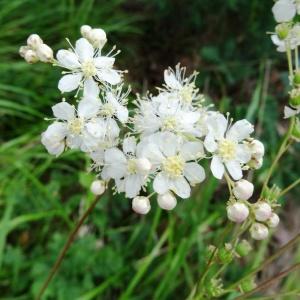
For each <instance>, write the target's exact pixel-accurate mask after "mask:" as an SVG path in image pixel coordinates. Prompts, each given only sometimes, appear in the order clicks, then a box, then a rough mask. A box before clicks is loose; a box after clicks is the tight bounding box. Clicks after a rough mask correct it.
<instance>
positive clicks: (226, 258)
mask: <svg viewBox="0 0 300 300" xmlns="http://www.w3.org/2000/svg"><path fill="white" fill-rule="evenodd" d="M218 259H219V261H220V263H221V264H229V263H230V262H231V261H232V260H233V253H232V249H228V248H227V247H222V248H220V249H219V251H218Z"/></svg>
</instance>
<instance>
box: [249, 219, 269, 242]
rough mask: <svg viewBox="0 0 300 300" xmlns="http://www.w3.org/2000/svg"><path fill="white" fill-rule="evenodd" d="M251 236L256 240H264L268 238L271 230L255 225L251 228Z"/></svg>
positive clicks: (262, 225) (258, 224)
mask: <svg viewBox="0 0 300 300" xmlns="http://www.w3.org/2000/svg"><path fill="white" fill-rule="evenodd" d="M250 234H251V236H252V238H253V239H255V240H258V241H260V240H264V239H266V238H267V237H268V234H269V229H268V227H267V226H266V225H264V224H260V223H254V224H253V225H252V226H251V227H250Z"/></svg>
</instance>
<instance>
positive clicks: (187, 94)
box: [179, 83, 194, 104]
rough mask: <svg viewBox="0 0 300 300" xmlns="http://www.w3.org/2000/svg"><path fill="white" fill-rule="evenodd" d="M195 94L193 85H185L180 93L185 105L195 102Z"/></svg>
mask: <svg viewBox="0 0 300 300" xmlns="http://www.w3.org/2000/svg"><path fill="white" fill-rule="evenodd" d="M193 92H194V84H193V83H191V84H188V85H185V86H184V87H183V88H182V89H181V91H180V92H179V95H180V97H181V99H182V101H183V102H184V103H187V104H189V103H191V102H192V101H193Z"/></svg>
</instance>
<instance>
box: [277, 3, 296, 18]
mask: <svg viewBox="0 0 300 300" xmlns="http://www.w3.org/2000/svg"><path fill="white" fill-rule="evenodd" d="M272 12H273V14H274V18H275V20H276V22H278V23H282V22H289V21H291V20H292V19H293V18H294V16H295V15H296V5H295V4H294V2H293V1H292V0H278V1H276V3H275V4H274V6H273V7H272Z"/></svg>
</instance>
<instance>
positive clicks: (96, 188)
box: [91, 180, 105, 195]
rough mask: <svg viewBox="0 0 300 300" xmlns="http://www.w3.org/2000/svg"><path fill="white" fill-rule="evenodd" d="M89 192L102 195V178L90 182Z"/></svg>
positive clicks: (103, 189)
mask: <svg viewBox="0 0 300 300" xmlns="http://www.w3.org/2000/svg"><path fill="white" fill-rule="evenodd" d="M91 192H92V193H93V194H94V195H102V194H103V193H104V192H105V182H104V181H103V180H95V181H93V182H92V184H91Z"/></svg>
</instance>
